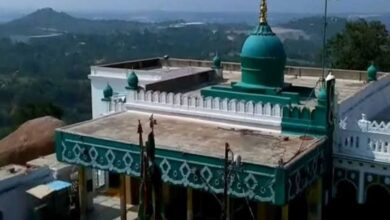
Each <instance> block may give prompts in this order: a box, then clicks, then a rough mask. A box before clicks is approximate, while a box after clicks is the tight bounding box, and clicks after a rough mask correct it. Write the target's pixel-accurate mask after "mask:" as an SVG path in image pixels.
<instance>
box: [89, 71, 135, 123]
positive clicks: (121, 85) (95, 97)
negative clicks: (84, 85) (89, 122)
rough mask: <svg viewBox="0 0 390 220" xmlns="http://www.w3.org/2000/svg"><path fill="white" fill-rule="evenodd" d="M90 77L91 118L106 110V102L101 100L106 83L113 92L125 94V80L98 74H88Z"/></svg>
mask: <svg viewBox="0 0 390 220" xmlns="http://www.w3.org/2000/svg"><path fill="white" fill-rule="evenodd" d="M89 78H90V79H91V97H92V118H97V117H99V116H100V115H101V114H103V113H106V112H107V111H108V104H107V102H104V101H102V98H103V97H104V96H103V90H104V88H106V86H107V83H108V84H110V86H111V87H112V89H113V91H114V93H120V94H127V92H128V91H127V90H126V86H127V81H126V78H125V76H123V78H105V77H100V76H92V75H91V76H89Z"/></svg>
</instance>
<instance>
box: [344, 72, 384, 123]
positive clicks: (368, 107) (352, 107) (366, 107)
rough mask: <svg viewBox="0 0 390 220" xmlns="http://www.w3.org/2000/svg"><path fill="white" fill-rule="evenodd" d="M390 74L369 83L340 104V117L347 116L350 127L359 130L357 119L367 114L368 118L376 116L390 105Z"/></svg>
mask: <svg viewBox="0 0 390 220" xmlns="http://www.w3.org/2000/svg"><path fill="white" fill-rule="evenodd" d="M389 94H390V75H386V76H383V77H381V78H380V79H379V80H378V81H374V82H370V83H368V84H367V85H366V86H365V87H364V88H363V89H362V90H360V91H359V92H358V93H357V94H355V95H354V96H352V97H349V98H348V99H346V100H345V101H343V102H342V103H340V106H339V119H340V120H343V119H345V118H346V117H347V124H348V129H353V130H358V126H357V123H356V121H358V120H359V119H361V118H362V114H366V115H367V118H368V119H371V118H373V117H375V116H376V115H377V114H379V113H380V112H382V111H383V110H385V109H387V108H389V107H390V95H389Z"/></svg>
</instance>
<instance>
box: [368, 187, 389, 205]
mask: <svg viewBox="0 0 390 220" xmlns="http://www.w3.org/2000/svg"><path fill="white" fill-rule="evenodd" d="M370 191H371V192H373V193H377V192H380V191H382V193H380V195H384V196H386V193H387V196H389V200H388V201H389V202H390V188H388V187H386V186H384V185H382V184H380V183H373V184H370V185H368V186H367V187H366V195H367V199H368V196H369V195H368V193H369V192H370Z"/></svg>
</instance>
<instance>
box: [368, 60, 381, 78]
mask: <svg viewBox="0 0 390 220" xmlns="http://www.w3.org/2000/svg"><path fill="white" fill-rule="evenodd" d="M367 74H368V81H375V80H376V75H377V74H378V69H377V68H376V66H375V64H374V63H373V64H371V66H369V67H368V69H367Z"/></svg>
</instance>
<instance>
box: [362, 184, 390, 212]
mask: <svg viewBox="0 0 390 220" xmlns="http://www.w3.org/2000/svg"><path fill="white" fill-rule="evenodd" d="M388 207H390V190H389V189H388V188H387V187H386V186H384V185H381V184H378V183H376V184H371V185H369V186H367V188H366V203H365V204H364V217H365V219H383V216H386V215H388Z"/></svg>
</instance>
